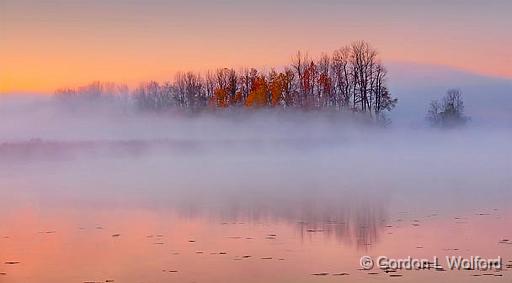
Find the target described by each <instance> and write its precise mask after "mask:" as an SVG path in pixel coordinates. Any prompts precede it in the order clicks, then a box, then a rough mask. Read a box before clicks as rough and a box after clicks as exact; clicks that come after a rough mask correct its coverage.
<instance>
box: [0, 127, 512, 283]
mask: <svg viewBox="0 0 512 283" xmlns="http://www.w3.org/2000/svg"><path fill="white" fill-rule="evenodd" d="M244 131H245V130H243V131H242V130H240V129H238V132H236V133H238V134H239V133H240V132H244ZM248 132H251V131H250V130H248ZM318 132H319V130H317V132H316V134H314V135H308V134H300V135H297V136H294V137H293V138H283V136H281V135H279V134H276V133H280V131H279V130H275V131H271V132H270V134H269V132H266V133H264V135H263V136H264V138H260V139H255V138H253V136H252V135H250V136H247V135H229V136H231V137H233V136H235V137H236V138H234V139H229V140H228V139H226V138H225V137H226V134H223V135H222V138H219V137H218V136H214V137H212V136H209V138H208V139H202V140H197V139H194V138H192V139H183V138H179V139H145V140H142V141H141V140H136V139H130V140H121V141H119V140H115V139H109V140H105V139H96V140H95V141H93V142H91V139H89V140H88V141H84V140H78V141H77V140H74V141H70V140H59V139H53V140H52V139H43V140H32V141H25V142H23V143H20V142H12V143H11V144H9V145H6V144H3V146H2V156H3V158H2V160H1V162H0V169H1V170H0V186H1V190H0V274H1V275H0V282H13V283H16V282H23V283H25V282H41V283H45V282H107V281H108V282H129V283H130V282H133V283H142V282H340V281H345V282H346V281H348V282H381V281H402V282H432V281H435V282H472V281H474V282H494V281H496V282H509V281H510V280H511V279H510V278H512V277H511V276H512V275H511V273H510V267H506V265H507V264H508V265H510V263H511V262H510V260H512V244H511V243H512V225H511V224H512V207H511V206H510V201H511V200H512V192H511V190H510V185H511V184H512V179H511V175H510V172H511V170H510V169H511V168H512V166H511V165H512V158H511V157H512V156H511V152H510V150H509V146H510V140H511V139H510V133H509V132H507V131H498V130H493V131H484V130H479V131H474V130H467V131H461V132H453V133H443V132H430V131H427V130H407V131H405V130H404V131H402V130H396V129H395V130H393V129H387V130H383V131H381V130H374V132H373V131H372V130H368V132H357V131H356V132H354V131H346V132H333V131H328V132H327V133H328V134H325V135H318ZM195 133H196V134H197V132H195ZM244 133H245V132H244ZM269 136H270V137H271V138H269ZM285 136H287V137H288V135H285ZM365 255H367V256H371V257H372V258H373V259H376V258H377V257H379V256H387V257H389V258H406V257H408V256H411V257H413V258H426V259H432V258H433V257H438V258H439V259H440V263H441V264H442V265H443V267H444V268H445V270H444V271H439V270H435V269H431V270H419V271H418V270H412V271H409V270H397V271H396V272H385V271H384V270H381V269H378V268H374V269H372V270H363V269H362V268H361V266H360V258H361V257H362V256H365ZM451 255H455V256H464V257H468V258H469V257H470V256H481V257H484V258H496V257H498V256H500V257H501V258H502V259H503V264H504V266H503V270H502V271H494V270H491V271H482V270H453V271H452V270H447V266H446V262H445V256H451ZM111 280H113V281H111Z"/></svg>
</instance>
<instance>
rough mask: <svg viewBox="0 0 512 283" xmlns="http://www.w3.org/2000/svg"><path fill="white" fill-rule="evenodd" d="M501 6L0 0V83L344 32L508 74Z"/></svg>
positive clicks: (127, 70)
mask: <svg viewBox="0 0 512 283" xmlns="http://www.w3.org/2000/svg"><path fill="white" fill-rule="evenodd" d="M510 11H512V1H510V0H417V1H414V0H359V1H356V0H337V1H335V0H316V1H304V0H289V1H287V0H260V1H254V0H253V1H245V0H238V1H233V0H223V1H220V0H211V1H206V0H187V1H185V0H183V1H173V0H169V1H164V0H88V1H85V0H82V1H79V0H38V1H29V0H0V93H23V92H27V93H35V92H36V93H51V92H52V91H53V90H55V89H56V88H59V87H73V86H77V85H81V84H85V83H88V82H90V81H93V80H102V81H115V82H124V83H127V84H128V85H130V86H135V85H136V84H138V83H139V82H141V81H145V80H157V81H165V80H172V78H173V76H174V74H175V73H176V72H177V71H188V70H191V71H205V70H207V69H215V68H218V67H234V68H240V67H257V68H263V69H264V68H270V67H273V66H277V67H279V66H283V65H285V64H288V63H289V62H290V60H291V57H292V55H293V54H294V53H295V52H296V51H297V50H303V51H307V52H308V53H309V54H310V55H311V56H318V55H320V54H321V53H322V52H328V53H330V52H332V51H333V50H334V49H337V48H339V47H341V46H344V45H346V44H349V43H350V42H352V41H355V40H366V41H368V42H370V43H371V44H372V45H373V46H374V47H375V48H376V49H377V50H378V51H379V53H380V55H381V58H382V59H383V61H384V63H386V62H410V63H419V64H432V65H442V66H447V67H450V68H456V69H461V70H464V71H469V72H473V73H477V74H482V75H486V76H495V77H500V78H509V79H510V78H512V49H510V46H511V45H512V17H511V16H510ZM411 66H413V64H411Z"/></svg>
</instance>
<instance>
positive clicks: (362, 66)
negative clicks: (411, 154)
mask: <svg viewBox="0 0 512 283" xmlns="http://www.w3.org/2000/svg"><path fill="white" fill-rule="evenodd" d="M386 76H387V72H386V69H385V67H384V66H383V64H382V63H381V61H380V59H379V57H378V53H377V51H376V50H375V49H374V48H373V47H371V46H370V45H369V44H368V43H367V42H364V41H357V42H354V43H352V44H350V45H348V46H345V47H342V48H340V49H338V50H335V51H334V52H333V53H332V54H330V55H328V54H323V55H322V56H320V57H319V58H316V59H312V58H309V56H308V55H307V54H304V53H301V52H300V51H299V52H297V54H296V55H295V56H294V57H293V58H292V62H291V64H289V65H288V66H285V67H283V68H280V70H277V69H271V70H270V71H269V72H262V71H259V70H256V69H254V68H246V69H241V70H234V69H229V68H221V69H217V70H215V71H209V72H206V73H204V74H200V73H194V72H184V73H178V74H176V76H175V77H174V80H173V81H169V82H165V83H158V82H155V81H149V82H144V83H141V84H140V86H139V87H137V88H136V89H134V90H132V91H129V89H128V87H127V86H126V85H122V84H114V83H101V82H94V83H92V84H89V85H87V86H84V87H78V88H66V89H59V90H57V91H56V92H55V94H56V95H57V96H58V97H59V98H63V99H72V98H77V97H80V98H87V99H94V98H105V97H120V96H125V97H129V99H130V100H131V101H132V102H133V104H134V105H135V106H136V107H137V108H139V109H141V110H144V111H156V112H161V111H168V110H183V111H191V112H197V111H203V110H221V109H230V108H235V107H247V108H284V109H286V108H288V109H300V110H307V111H309V110H332V111H351V112H361V113H365V114H367V116H369V117H372V118H375V119H381V118H382V117H383V113H384V112H385V111H390V110H391V109H393V108H394V107H395V105H396V103H397V99H396V98H393V97H392V95H391V93H390V91H389V89H388V87H387V84H386V79H387V78H386Z"/></svg>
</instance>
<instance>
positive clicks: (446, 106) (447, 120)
mask: <svg viewBox="0 0 512 283" xmlns="http://www.w3.org/2000/svg"><path fill="white" fill-rule="evenodd" d="M427 120H428V121H429V122H430V124H431V125H432V126H434V127H443V128H447V127H448V128H450V127H457V126H461V125H464V124H465V123H466V122H467V121H468V120H469V118H468V117H466V116H465V115H464V102H463V100H462V92H461V91H460V90H459V89H450V90H448V91H447V92H446V95H445V96H444V97H443V99H442V101H441V103H439V102H437V101H432V102H431V103H430V106H429V108H428V110H427Z"/></svg>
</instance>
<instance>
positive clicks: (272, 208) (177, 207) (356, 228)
mask: <svg viewBox="0 0 512 283" xmlns="http://www.w3.org/2000/svg"><path fill="white" fill-rule="evenodd" d="M388 198H389V195H388V196H384V195H381V194H377V193H373V194H370V193H368V194H364V193H359V194H354V193H349V192H347V191H346V190H343V189H338V190H329V191H328V192H325V191H323V192H322V191H321V190H320V189H317V190H315V191H312V192H310V193H307V191H304V190H302V191H300V193H295V194H286V192H284V194H283V192H279V190H276V191H275V192H274V193H273V194H268V193H267V194H263V195H260V196H252V197H250V198H248V197H246V196H242V195H239V194H237V195H229V196H228V195H225V194H224V195H221V194H219V195H216V196H211V197H209V198H207V200H204V201H202V202H201V201H198V200H197V199H190V198H189V199H181V200H179V201H176V200H175V201H174V202H170V203H168V208H170V209H172V210H173V211H177V212H178V214H179V215H180V216H182V217H186V218H206V219H211V220H213V221H220V222H222V223H226V224H229V223H249V224H251V223H256V224H258V223H269V222H273V223H285V224H286V225H289V226H292V227H295V229H296V230H297V231H298V233H299V237H300V238H301V239H303V240H304V239H308V238H311V237H313V236H314V235H316V234H322V236H323V237H324V238H332V239H335V240H337V241H338V242H340V243H343V244H345V245H348V246H355V247H357V248H358V249H363V250H367V249H369V248H370V247H371V246H372V245H374V244H375V243H376V242H377V241H378V240H379V237H380V235H381V233H382V230H383V229H384V228H385V226H386V224H387V223H388V213H387V209H386V206H387V205H388V203H389V200H388Z"/></svg>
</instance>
